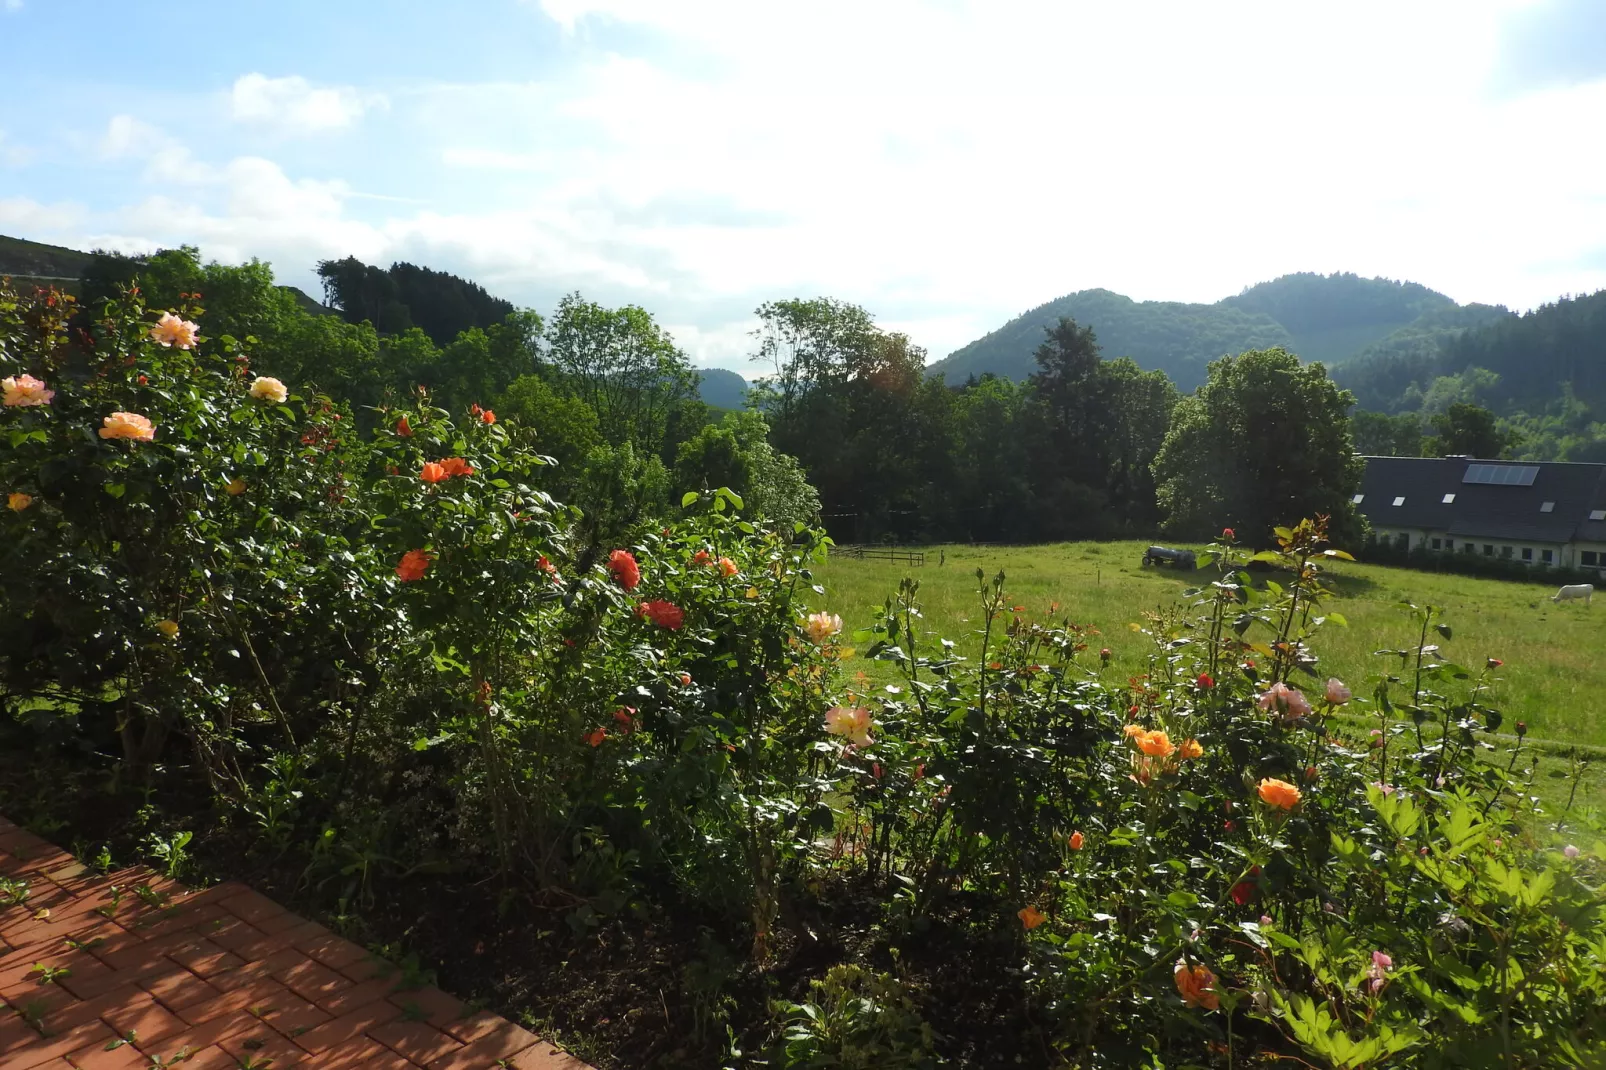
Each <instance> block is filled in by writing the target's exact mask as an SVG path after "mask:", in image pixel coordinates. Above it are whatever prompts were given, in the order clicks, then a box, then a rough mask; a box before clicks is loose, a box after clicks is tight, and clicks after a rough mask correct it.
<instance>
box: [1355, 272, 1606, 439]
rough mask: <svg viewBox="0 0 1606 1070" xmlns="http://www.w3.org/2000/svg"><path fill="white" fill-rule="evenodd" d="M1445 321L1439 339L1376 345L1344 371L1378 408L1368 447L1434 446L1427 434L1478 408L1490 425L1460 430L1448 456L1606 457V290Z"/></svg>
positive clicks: (1459, 314) (1367, 405)
mask: <svg viewBox="0 0 1606 1070" xmlns="http://www.w3.org/2000/svg"><path fill="white" fill-rule="evenodd" d="M1437 315H1440V316H1442V317H1444V318H1442V319H1441V320H1440V325H1441V327H1443V328H1444V329H1442V330H1440V331H1438V332H1437V333H1433V332H1432V331H1428V332H1426V333H1424V334H1422V335H1421V336H1418V337H1399V338H1395V339H1391V340H1390V341H1389V342H1387V343H1385V344H1379V345H1377V346H1373V347H1372V348H1371V349H1370V350H1369V351H1368V352H1366V353H1363V354H1362V355H1361V356H1359V357H1357V358H1356V359H1355V360H1354V361H1352V362H1351V363H1349V364H1346V365H1344V366H1342V367H1341V368H1339V369H1338V371H1337V372H1336V373H1335V378H1337V379H1338V380H1339V381H1340V382H1341V383H1343V385H1345V386H1346V387H1348V388H1350V389H1351V390H1352V391H1353V392H1354V393H1355V395H1356V400H1357V402H1358V403H1359V405H1360V407H1361V409H1363V410H1372V411H1371V412H1370V413H1369V414H1368V415H1367V417H1366V418H1365V420H1364V421H1362V423H1361V424H1358V425H1357V426H1358V428H1367V429H1371V430H1372V431H1375V434H1372V433H1367V434H1360V432H1359V431H1358V435H1359V437H1360V441H1359V443H1358V444H1359V446H1360V448H1361V449H1362V450H1363V451H1366V452H1375V453H1390V454H1403V453H1413V452H1419V451H1421V450H1423V449H1427V450H1431V449H1433V448H1434V447H1433V446H1432V444H1431V443H1429V444H1427V445H1423V444H1422V443H1421V442H1420V437H1421V436H1422V435H1428V434H1435V433H1436V434H1437V435H1438V437H1440V438H1443V437H1444V434H1445V432H1444V431H1443V430H1438V431H1435V429H1436V428H1443V427H1447V426H1448V425H1447V424H1446V420H1447V419H1452V420H1453V419H1455V418H1457V414H1459V418H1461V419H1462V421H1463V423H1464V422H1465V421H1466V420H1467V419H1469V418H1470V413H1471V411H1472V410H1476V411H1477V412H1478V413H1481V414H1483V415H1480V416H1478V417H1476V423H1477V424H1478V425H1480V428H1481V429H1480V430H1478V431H1476V433H1471V434H1470V437H1466V436H1465V435H1462V434H1460V433H1454V432H1452V434H1453V435H1454V436H1455V437H1456V438H1457V441H1458V442H1459V443H1460V445H1459V446H1458V447H1457V448H1456V449H1454V450H1446V452H1473V453H1477V454H1478V455H1480V456H1482V455H1487V456H1510V457H1516V458H1521V459H1525V460H1561V461H1602V460H1606V423H1603V422H1602V417H1606V290H1603V291H1601V292H1599V293H1595V294H1591V295H1589V296H1586V297H1575V298H1563V299H1562V300H1560V301H1557V302H1555V303H1553V304H1549V305H1544V306H1542V307H1540V308H1537V309H1534V310H1533V311H1532V312H1529V313H1527V314H1525V315H1522V316H1515V315H1512V314H1511V313H1509V312H1507V311H1506V310H1505V309H1503V308H1492V307H1490V306H1487V305H1468V306H1466V307H1465V308H1462V309H1459V310H1456V312H1454V313H1453V314H1447V313H1440V314H1437ZM1456 324H1459V325H1460V327H1461V329H1452V328H1453V326H1454V325H1456ZM1384 414H1390V415H1388V416H1386V417H1385V415H1384ZM1486 451H1492V452H1486Z"/></svg>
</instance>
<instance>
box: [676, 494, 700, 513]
mask: <svg viewBox="0 0 1606 1070" xmlns="http://www.w3.org/2000/svg"><path fill="white" fill-rule="evenodd" d="M698 497H699V495H698V493H697V492H696V491H695V490H688V491H687V492H686V493H685V494H682V495H681V496H680V507H681V508H682V509H684V508H686V506H688V505H690V504H691V503H692V502H694V501H696V500H697V499H698Z"/></svg>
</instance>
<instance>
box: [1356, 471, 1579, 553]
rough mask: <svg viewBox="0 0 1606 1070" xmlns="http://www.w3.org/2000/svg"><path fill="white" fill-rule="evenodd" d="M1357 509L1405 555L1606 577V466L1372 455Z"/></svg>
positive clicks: (1385, 538)
mask: <svg viewBox="0 0 1606 1070" xmlns="http://www.w3.org/2000/svg"><path fill="white" fill-rule="evenodd" d="M1365 461H1366V475H1365V477H1364V478H1363V479H1362V480H1361V492H1360V493H1359V494H1357V495H1356V496H1355V505H1356V507H1357V508H1358V509H1359V510H1360V512H1361V513H1362V514H1363V515H1364V516H1365V517H1366V519H1367V520H1368V521H1370V522H1371V525H1372V531H1373V533H1374V534H1375V535H1376V537H1377V538H1378V539H1380V540H1385V541H1390V542H1392V543H1394V545H1396V546H1398V547H1399V548H1400V549H1409V550H1414V549H1417V548H1418V547H1420V548H1422V549H1427V550H1438V551H1441V552H1454V553H1465V554H1482V555H1484V556H1485V557H1504V558H1510V559H1513V560H1517V561H1523V562H1527V563H1529V564H1533V565H1549V566H1554V567H1559V568H1578V569H1592V568H1598V569H1601V570H1602V571H1601V575H1602V577H1603V578H1606V464H1569V463H1562V462H1559V461H1484V460H1475V459H1473V458H1470V457H1367V458H1365Z"/></svg>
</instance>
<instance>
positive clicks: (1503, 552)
mask: <svg viewBox="0 0 1606 1070" xmlns="http://www.w3.org/2000/svg"><path fill="white" fill-rule="evenodd" d="M1500 556H1501V557H1510V556H1511V547H1509V546H1502V547H1500Z"/></svg>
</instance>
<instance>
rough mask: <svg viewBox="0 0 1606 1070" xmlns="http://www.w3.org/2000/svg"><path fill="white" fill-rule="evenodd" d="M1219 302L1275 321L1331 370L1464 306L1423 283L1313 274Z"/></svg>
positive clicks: (1300, 349)
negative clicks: (1437, 314)
mask: <svg viewBox="0 0 1606 1070" xmlns="http://www.w3.org/2000/svg"><path fill="white" fill-rule="evenodd" d="M1218 303H1219V304H1222V305H1227V306H1229V307H1232V308H1241V309H1243V310H1244V311H1245V312H1262V313H1264V314H1266V315H1268V316H1270V317H1271V318H1272V319H1274V320H1276V321H1277V322H1278V323H1280V324H1282V325H1283V326H1284V327H1285V328H1287V330H1288V333H1289V334H1290V335H1292V336H1293V339H1294V344H1293V346H1292V347H1291V348H1292V349H1293V351H1294V352H1295V353H1298V354H1299V355H1300V356H1301V357H1303V358H1304V359H1306V360H1312V361H1314V360H1319V361H1321V362H1322V363H1324V364H1327V365H1329V366H1331V365H1335V364H1341V363H1343V362H1344V361H1345V360H1347V359H1348V358H1350V357H1352V356H1354V355H1355V354H1357V353H1359V352H1360V351H1361V350H1363V349H1365V348H1366V347H1367V346H1369V345H1372V344H1373V343H1375V342H1380V341H1382V340H1383V339H1385V338H1387V337H1388V336H1389V335H1391V334H1393V333H1395V332H1396V331H1399V330H1401V329H1403V328H1406V327H1409V326H1410V325H1411V324H1413V323H1415V322H1417V321H1418V320H1420V319H1422V317H1424V316H1426V315H1429V314H1431V313H1435V312H1440V311H1442V310H1445V309H1454V308H1457V307H1459V306H1457V305H1456V303H1455V302H1454V301H1453V300H1451V299H1450V298H1448V297H1446V296H1445V295H1444V294H1441V293H1439V292H1438V291H1437V290H1430V289H1428V288H1427V287H1426V286H1423V285H1421V284H1420V283H1415V282H1396V281H1394V280H1393V279H1363V278H1361V277H1360V276H1359V275H1354V274H1350V273H1348V272H1344V273H1335V274H1332V275H1318V274H1316V273H1315V272H1311V271H1301V272H1298V273H1297V274H1293V275H1284V276H1282V277H1281V278H1276V279H1273V280H1271V281H1270V282H1262V283H1258V284H1256V285H1254V286H1251V287H1249V288H1248V289H1247V290H1245V291H1244V292H1243V293H1241V294H1239V295H1238V296H1236V297H1228V298H1225V299H1223V300H1222V301H1220V302H1218Z"/></svg>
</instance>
